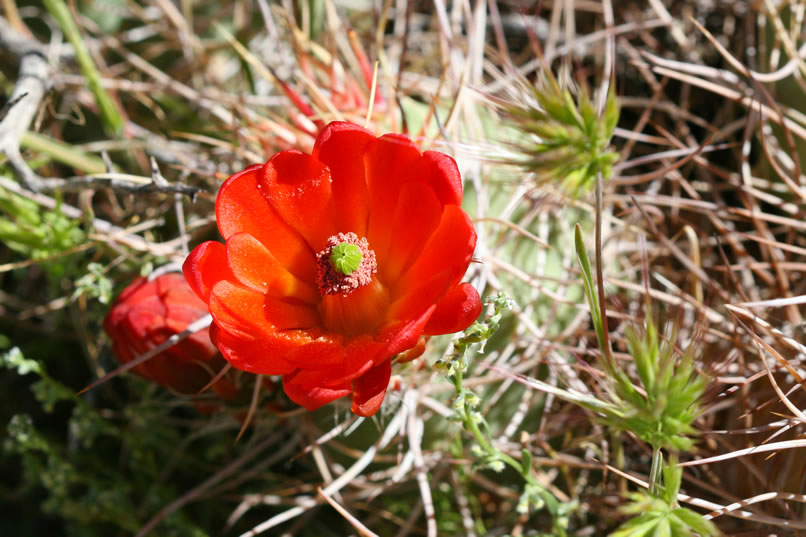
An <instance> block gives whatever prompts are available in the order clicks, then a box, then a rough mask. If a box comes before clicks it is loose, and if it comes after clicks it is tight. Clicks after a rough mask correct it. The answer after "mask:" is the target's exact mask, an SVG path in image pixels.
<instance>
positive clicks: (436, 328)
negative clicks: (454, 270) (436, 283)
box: [424, 283, 481, 336]
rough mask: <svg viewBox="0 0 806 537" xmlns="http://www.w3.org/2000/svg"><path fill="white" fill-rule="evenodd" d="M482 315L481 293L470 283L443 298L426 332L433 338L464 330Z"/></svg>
mask: <svg viewBox="0 0 806 537" xmlns="http://www.w3.org/2000/svg"><path fill="white" fill-rule="evenodd" d="M480 314H481V298H479V292H478V291H476V289H475V288H474V287H473V286H472V285H470V284H469V283H463V284H460V285H457V286H456V287H454V288H453V289H451V290H450V291H448V292H447V293H445V295H444V296H443V297H442V299H441V300H440V301H439V302H438V303H437V308H436V309H435V310H434V313H433V314H432V315H431V318H430V319H428V324H426V325H425V330H424V332H425V333H426V334H428V335H431V336H436V335H440V334H452V333H454V332H459V331H461V330H464V329H465V328H467V327H468V326H470V325H471V324H473V321H475V320H476V319H478V318H479V315H480Z"/></svg>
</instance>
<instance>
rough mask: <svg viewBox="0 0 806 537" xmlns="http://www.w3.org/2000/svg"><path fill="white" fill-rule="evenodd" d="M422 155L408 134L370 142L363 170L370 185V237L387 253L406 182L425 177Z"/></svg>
mask: <svg viewBox="0 0 806 537" xmlns="http://www.w3.org/2000/svg"><path fill="white" fill-rule="evenodd" d="M422 168H423V166H422V155H421V154H420V150H419V149H417V146H415V145H414V143H413V142H412V141H411V140H409V139H408V138H407V137H405V136H401V135H396V134H387V135H385V136H382V137H380V138H377V139H375V140H372V141H371V142H370V143H369V144H367V147H366V149H365V150H364V169H365V170H366V177H367V185H368V187H369V198H370V211H369V223H368V226H367V240H369V247H370V248H372V249H373V250H375V251H376V253H377V252H378V251H381V252H385V251H387V249H388V245H389V244H390V243H391V241H392V240H393V237H392V232H393V230H392V223H393V221H394V216H395V209H396V208H397V204H398V195H399V193H400V189H401V188H402V187H403V185H404V184H406V183H408V182H410V181H413V180H415V179H417V178H422V176H423V169H422Z"/></svg>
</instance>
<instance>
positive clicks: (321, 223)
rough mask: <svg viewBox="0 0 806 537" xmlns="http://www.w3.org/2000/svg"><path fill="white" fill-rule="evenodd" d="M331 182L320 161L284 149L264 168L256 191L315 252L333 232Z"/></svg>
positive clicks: (322, 246)
mask: <svg viewBox="0 0 806 537" xmlns="http://www.w3.org/2000/svg"><path fill="white" fill-rule="evenodd" d="M330 183H331V179H330V172H329V170H328V169H327V167H326V166H325V165H323V164H322V163H321V162H319V161H317V160H315V159H314V158H313V157H311V156H310V155H306V154H304V153H300V152H299V151H283V152H281V153H277V154H276V155H274V156H273V157H272V158H271V159H270V160H269V161H268V162H267V163H266V165H265V166H264V167H263V175H262V177H260V179H259V180H258V190H260V192H261V194H263V197H264V198H265V199H267V200H268V201H269V204H270V205H271V206H272V208H273V209H274V210H275V211H277V214H278V215H280V217H281V218H282V219H283V220H285V221H286V222H287V223H288V224H289V225H290V226H291V227H293V228H294V229H295V230H297V231H298V232H299V233H300V235H302V236H303V237H305V240H306V241H307V242H308V245H309V246H310V247H311V249H312V250H313V251H314V252H318V251H319V250H321V249H322V248H324V246H325V243H326V242H327V239H328V237H330V236H331V235H333V234H335V233H336V229H335V227H334V224H335V223H334V221H333V205H332V197H331V188H330ZM340 210H345V209H344V208H340ZM264 225H265V224H264ZM276 240H277V239H274V240H273V241H272V242H274V241H276ZM265 244H266V245H267V246H269V245H270V244H272V243H271V242H269V243H265Z"/></svg>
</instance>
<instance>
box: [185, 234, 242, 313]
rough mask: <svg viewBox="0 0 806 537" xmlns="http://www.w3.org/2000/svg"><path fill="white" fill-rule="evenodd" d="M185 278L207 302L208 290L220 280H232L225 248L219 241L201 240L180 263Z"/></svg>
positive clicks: (194, 290) (233, 277)
mask: <svg viewBox="0 0 806 537" xmlns="http://www.w3.org/2000/svg"><path fill="white" fill-rule="evenodd" d="M182 272H183V273H184V275H185V280H186V281H187V282H188V285H190V288H191V289H193V292H195V293H196V295H198V297H199V298H201V299H202V300H204V301H205V302H207V301H208V300H209V299H210V290H211V289H212V288H213V286H214V285H215V284H216V283H218V282H219V281H221V280H234V279H235V276H233V274H232V272H231V271H230V269H229V265H228V264H227V250H226V248H224V245H223V244H221V243H220V242H213V241H208V242H203V243H201V244H200V245H198V246H197V247H196V248H195V249H194V250H193V251H192V252H190V255H189V256H187V259H185V262H184V264H183V265H182Z"/></svg>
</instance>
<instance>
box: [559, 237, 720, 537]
mask: <svg viewBox="0 0 806 537" xmlns="http://www.w3.org/2000/svg"><path fill="white" fill-rule="evenodd" d="M575 246H576V252H577V259H578V260H579V265H580V267H581V269H582V277H583V283H584V287H585V296H586V298H587V300H588V305H589V307H590V310H591V316H592V319H593V324H594V329H595V331H596V337H597V340H598V342H599V347H600V349H601V352H602V357H603V360H602V363H603V365H604V369H605V373H606V374H607V379H608V385H607V389H608V395H609V398H610V402H609V408H608V411H607V412H603V413H601V415H602V421H604V422H605V423H607V424H608V425H609V426H611V427H612V428H613V429H614V430H615V431H619V432H631V433H633V434H635V435H636V436H637V437H638V438H640V439H641V440H643V441H644V442H646V443H647V444H649V445H650V446H652V465H651V468H650V474H649V490H648V492H639V493H633V494H630V495H629V498H630V499H631V503H630V504H628V506H627V507H626V508H625V510H624V512H625V513H628V514H636V513H643V514H642V515H640V516H639V517H637V518H635V519H633V520H631V521H629V522H628V523H627V524H625V525H624V526H622V528H621V529H620V530H618V531H617V532H616V533H615V534H614V535H617V536H620V537H627V536H629V537H639V536H644V535H653V536H655V535H657V536H675V537H682V536H687V535H692V531H696V532H697V533H700V534H701V535H716V534H718V531H717V530H716V527H715V526H713V524H711V523H710V522H708V521H706V520H705V519H704V518H702V516H701V515H699V514H698V513H695V512H694V511H690V510H688V509H682V508H679V507H677V492H678V490H679V489H680V480H681V476H682V469H680V468H678V467H677V466H676V464H677V463H676V458H673V459H672V461H673V462H670V463H669V465H667V466H666V467H665V468H664V465H663V452H662V450H667V451H671V452H673V453H677V452H679V451H688V450H691V449H692V448H693V447H694V442H695V440H694V438H693V435H694V434H696V431H695V429H694V427H693V426H692V423H693V422H694V420H695V419H696V418H697V416H698V415H699V414H700V412H701V410H702V409H701V406H700V400H701V399H702V396H703V394H704V392H705V387H706V380H705V378H704V377H703V376H702V375H700V374H699V372H698V371H697V370H696V368H695V365H694V353H695V350H696V349H695V347H694V346H690V347H688V348H687V349H686V350H685V351H684V352H683V353H682V356H680V355H678V353H677V352H676V351H675V349H674V343H673V342H674V341H675V340H676V330H675V329H672V330H671V333H670V334H668V337H665V338H661V336H660V334H659V333H658V329H657V326H656V325H655V321H654V320H653V319H652V316H651V312H650V310H651V308H650V304H649V302H647V308H646V309H647V317H646V318H645V320H644V325H643V326H642V327H640V328H638V327H628V328H627V330H626V335H627V350H628V353H629V355H630V356H631V357H632V359H633V364H634V365H635V371H636V373H637V376H638V380H639V381H640V386H636V385H635V384H634V382H633V379H632V378H631V377H630V375H629V374H628V372H627V371H626V370H625V369H624V368H623V366H621V365H620V364H619V363H618V362H617V361H616V360H615V359H614V358H613V355H612V352H611V350H610V348H609V343H608V341H607V338H606V337H605V332H604V331H605V327H606V324H605V323H606V318H605V316H604V315H603V312H602V308H601V304H600V303H599V295H598V294H597V293H596V289H595V287H594V283H593V270H592V268H591V264H590V260H589V259H588V254H587V252H586V251H585V244H584V242H583V241H582V231H581V229H580V227H579V226H577V228H576V233H575ZM661 468H664V470H663V474H664V480H665V483H666V486H665V488H663V487H661V485H660V474H661Z"/></svg>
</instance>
